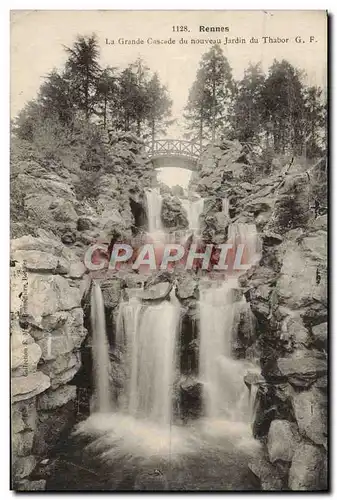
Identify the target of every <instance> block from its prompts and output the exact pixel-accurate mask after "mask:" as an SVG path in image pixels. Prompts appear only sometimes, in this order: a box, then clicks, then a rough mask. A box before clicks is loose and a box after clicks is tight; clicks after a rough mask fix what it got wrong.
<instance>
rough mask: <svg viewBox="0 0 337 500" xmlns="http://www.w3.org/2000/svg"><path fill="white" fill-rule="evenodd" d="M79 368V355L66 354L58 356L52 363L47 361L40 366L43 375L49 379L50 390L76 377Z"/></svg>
mask: <svg viewBox="0 0 337 500" xmlns="http://www.w3.org/2000/svg"><path fill="white" fill-rule="evenodd" d="M80 367H81V361H80V359H79V355H78V354H76V353H73V352H71V353H66V354H63V355H60V356H58V357H57V358H56V359H55V360H54V361H49V362H47V363H44V364H43V365H42V366H41V370H42V371H43V373H45V374H46V375H48V376H49V377H50V383H51V389H57V388H58V387H59V386H60V385H64V384H66V383H67V382H69V381H70V380H72V378H73V377H74V376H75V375H76V373H77V372H78V371H79V369H80Z"/></svg>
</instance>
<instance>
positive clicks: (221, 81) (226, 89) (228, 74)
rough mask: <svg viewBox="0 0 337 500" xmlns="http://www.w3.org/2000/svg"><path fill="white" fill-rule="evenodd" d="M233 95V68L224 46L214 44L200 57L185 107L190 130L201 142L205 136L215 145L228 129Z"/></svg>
mask: <svg viewBox="0 0 337 500" xmlns="http://www.w3.org/2000/svg"><path fill="white" fill-rule="evenodd" d="M233 92H234V81H233V77H232V70H231V67H230V65H229V63H228V61H227V59H226V57H225V56H224V54H223V52H222V49H221V47H220V46H219V45H214V46H213V47H212V48H211V49H210V50H209V51H208V52H206V53H205V54H204V55H203V56H202V58H201V61H200V64H199V69H198V71H197V77H196V80H195V82H194V83H193V85H192V88H191V90H190V93H189V98H188V103H187V106H186V108H185V109H186V114H185V118H186V120H187V122H188V129H189V130H190V131H191V132H192V134H194V135H196V134H198V136H199V140H200V142H201V139H202V137H203V136H206V137H210V138H211V140H212V142H214V141H215V138H216V135H217V134H218V133H220V132H222V131H223V130H224V129H225V128H226V126H227V124H228V118H229V108H230V105H231V101H232V98H233ZM197 127H198V130H197Z"/></svg>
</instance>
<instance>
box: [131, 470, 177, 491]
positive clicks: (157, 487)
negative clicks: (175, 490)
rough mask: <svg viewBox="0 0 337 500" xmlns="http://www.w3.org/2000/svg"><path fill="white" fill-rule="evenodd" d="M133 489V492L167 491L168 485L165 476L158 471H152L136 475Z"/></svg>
mask: <svg viewBox="0 0 337 500" xmlns="http://www.w3.org/2000/svg"><path fill="white" fill-rule="evenodd" d="M133 489H134V490H135V491H165V490H168V489H169V485H168V481H167V479H166V476H165V474H163V473H162V472H161V471H160V470H159V469H153V470H150V471H147V472H141V473H140V474H138V475H137V476H136V479H135V483H134V487H133Z"/></svg>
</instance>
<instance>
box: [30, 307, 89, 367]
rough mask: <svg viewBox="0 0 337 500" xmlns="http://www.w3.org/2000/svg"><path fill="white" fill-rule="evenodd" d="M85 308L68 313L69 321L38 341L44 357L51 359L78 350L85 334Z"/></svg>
mask: <svg viewBox="0 0 337 500" xmlns="http://www.w3.org/2000/svg"><path fill="white" fill-rule="evenodd" d="M86 334H87V331H86V329H85V328H84V327H83V310H82V309H81V308H75V309H73V310H71V311H69V313H68V317H67V321H66V322H65V323H64V324H63V325H62V326H61V327H60V328H58V329H56V330H53V331H51V332H49V333H48V334H47V335H46V336H43V337H42V338H41V339H40V340H38V341H37V343H38V344H39V346H40V347H41V350H42V359H43V360H44V361H50V360H54V359H56V358H57V357H58V356H60V355H64V354H66V353H70V352H71V351H73V350H77V349H78V348H79V347H80V346H81V344H82V342H83V340H84V338H85V336H86Z"/></svg>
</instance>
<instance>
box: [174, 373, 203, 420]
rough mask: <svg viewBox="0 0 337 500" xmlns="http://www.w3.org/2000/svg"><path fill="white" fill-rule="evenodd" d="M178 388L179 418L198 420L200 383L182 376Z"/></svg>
mask: <svg viewBox="0 0 337 500" xmlns="http://www.w3.org/2000/svg"><path fill="white" fill-rule="evenodd" d="M179 388H180V416H181V418H182V419H183V420H185V419H195V418H199V417H200V416H201V413H202V388H203V385H202V383H201V382H200V381H198V380H197V379H196V378H195V377H193V376H190V375H189V376H182V377H181V379H180V381H179Z"/></svg>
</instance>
